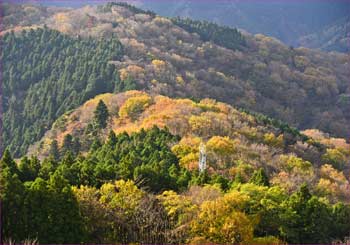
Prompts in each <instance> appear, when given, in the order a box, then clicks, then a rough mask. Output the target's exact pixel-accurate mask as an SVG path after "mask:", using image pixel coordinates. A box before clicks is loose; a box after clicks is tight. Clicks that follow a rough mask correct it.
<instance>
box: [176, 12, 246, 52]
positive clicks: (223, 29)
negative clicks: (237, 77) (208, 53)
mask: <svg viewBox="0 0 350 245" xmlns="http://www.w3.org/2000/svg"><path fill="white" fill-rule="evenodd" d="M171 20H172V21H173V23H174V24H175V25H178V26H179V27H181V28H183V29H185V30H186V31H188V32H191V33H193V32H196V33H198V34H199V36H200V37H201V39H202V40H203V41H206V42H208V41H212V42H213V43H215V44H217V45H220V46H223V47H226V48H228V49H232V50H236V49H240V48H241V47H242V46H245V39H244V37H243V35H242V34H241V33H240V32H239V31H238V30H237V29H236V28H231V27H228V26H219V25H217V24H215V23H212V22H208V21H198V20H191V19H189V18H187V19H182V18H179V17H177V18H172V19H171Z"/></svg>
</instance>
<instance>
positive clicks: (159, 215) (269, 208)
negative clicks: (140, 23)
mask: <svg viewBox="0 0 350 245" xmlns="http://www.w3.org/2000/svg"><path fill="white" fill-rule="evenodd" d="M159 127H160V128H159ZM126 131H127V132H128V133H127V132H126ZM307 133H308V135H313V136H314V137H315V138H317V139H318V140H314V139H312V138H309V137H307V136H305V135H303V134H301V133H300V132H299V131H298V130H296V129H293V128H290V127H288V125H286V124H283V123H281V122H278V121H275V120H272V119H269V118H267V117H265V116H263V115H255V116H253V115H250V114H247V113H245V112H241V111H238V110H237V109H235V108H233V107H232V106H229V105H227V104H224V103H221V102H216V101H214V100H212V99H204V100H201V101H198V102H194V101H192V100H189V99H170V98H168V97H165V96H160V95H150V94H147V93H145V92H141V91H127V92H125V93H119V94H102V95H98V96H97V97H95V98H94V99H92V100H89V101H87V102H86V103H85V104H84V105H82V106H81V107H79V108H78V109H76V110H74V111H72V112H70V113H67V114H66V115H64V116H62V117H61V118H59V119H58V120H57V121H56V122H55V124H54V127H53V129H52V130H50V131H49V132H48V133H47V134H46V137H44V138H43V140H42V141H41V142H40V143H39V144H38V147H39V148H37V150H38V152H36V153H38V154H39V155H38V156H39V157H40V158H43V157H44V158H43V159H42V161H40V160H39V159H38V158H37V157H36V155H35V154H34V155H32V156H31V157H23V158H22V159H21V160H20V161H18V163H17V164H16V163H15V162H14V161H13V160H12V158H11V156H10V153H9V152H8V151H6V152H5V154H4V157H3V158H2V160H1V161H0V163H1V166H2V169H3V171H2V172H1V175H0V181H7V183H9V184H8V185H6V186H5V188H1V189H0V194H1V195H2V198H4V199H3V205H4V206H3V207H4V208H5V209H6V210H7V213H8V215H6V216H5V219H4V221H5V226H4V227H5V230H4V235H5V236H6V237H12V238H13V239H16V240H23V239H25V238H38V239H39V241H40V242H45V243H70V242H99V243H112V242H118V243H131V242H140V241H142V242H144V243H190V244H192V243H204V242H216V243H227V242H232V243H237V242H240V243H253V244H255V243H259V244H285V243H305V242H310V243H312V242H316V241H317V242H323V243H325V242H330V241H335V240H344V237H345V236H346V235H347V232H348V229H349V228H350V227H349V223H348V219H349V218H350V206H349V205H348V202H349V198H350V196H349V192H348V191H347V190H348V189H349V186H350V184H349V177H350V176H349V171H348V170H349V160H350V146H349V144H346V143H344V142H343V144H339V141H338V140H336V139H330V138H326V137H325V136H323V135H322V134H320V133H318V134H317V132H307ZM320 142H322V143H320ZM201 144H203V145H205V149H206V154H207V159H206V168H205V170H202V171H199V170H198V159H199V148H200V147H199V146H200V145H201ZM32 153H34V152H32ZM10 203H12V204H15V205H14V206H9V204H10ZM39 204H40V205H39ZM52 207H54V208H52ZM64 207H65V208H68V210H69V213H67V212H65V211H64V210H63V208H64ZM31 217H35V218H32V219H31ZM47 217H53V220H49V221H47ZM101 217H103V220H101ZM28 220H30V222H28ZM53 226H54V227H55V229H54V230H55V233H52V232H51V231H52V227H53ZM305 227H307V229H305ZM223 231H225V232H224V233H223ZM321 231H322V232H321ZM296 234H297V235H296Z"/></svg>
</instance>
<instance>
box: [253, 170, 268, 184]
mask: <svg viewBox="0 0 350 245" xmlns="http://www.w3.org/2000/svg"><path fill="white" fill-rule="evenodd" d="M249 182H250V183H253V184H256V185H261V186H270V182H269V178H268V177H267V175H266V173H265V171H264V169H262V168H260V169H258V170H256V171H254V173H253V176H252V177H251V179H250V180H249Z"/></svg>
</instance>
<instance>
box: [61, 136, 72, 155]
mask: <svg viewBox="0 0 350 245" xmlns="http://www.w3.org/2000/svg"><path fill="white" fill-rule="evenodd" d="M72 150H73V137H72V135H70V134H67V135H66V136H64V139H63V144H62V148H61V157H63V156H64V155H65V154H66V153H67V152H68V151H70V152H72Z"/></svg>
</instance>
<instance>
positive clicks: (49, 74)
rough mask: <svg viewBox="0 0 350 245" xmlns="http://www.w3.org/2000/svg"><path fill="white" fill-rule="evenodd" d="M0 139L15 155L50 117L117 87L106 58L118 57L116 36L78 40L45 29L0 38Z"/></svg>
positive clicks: (116, 79) (43, 128)
mask: <svg viewBox="0 0 350 245" xmlns="http://www.w3.org/2000/svg"><path fill="white" fill-rule="evenodd" d="M1 46H2V49H1V62H2V68H3V69H4V72H3V74H2V76H3V79H4V84H3V93H4V97H3V98H2V99H3V108H4V115H3V123H4V131H3V135H2V139H3V144H4V145H5V146H7V147H9V149H10V150H11V151H12V152H13V153H14V154H15V155H16V156H18V155H21V154H24V153H25V151H26V150H27V147H28V146H29V145H30V144H32V143H33V142H35V141H36V140H38V139H39V138H40V137H41V136H42V135H43V133H44V132H45V130H46V129H47V128H48V127H50V126H51V124H52V122H53V121H54V120H55V119H56V118H57V117H58V116H60V115H62V114H63V113H65V112H66V111H68V110H71V109H74V108H75V107H77V106H78V105H80V104H81V103H83V102H84V101H86V100H87V99H89V98H91V97H93V96H95V95H96V94H99V93H103V92H112V91H114V90H115V89H117V88H118V86H119V85H118V86H116V83H117V82H118V81H119V78H118V76H117V74H116V71H115V70H114V69H113V66H111V65H109V64H108V62H109V61H110V60H116V59H118V57H120V56H121V54H122V50H121V44H120V43H119V42H118V40H117V39H115V38H114V39H113V38H112V39H104V40H93V39H85V40H83V39H81V38H72V37H69V36H67V35H63V34H61V33H60V32H57V31H53V30H50V29H47V28H44V29H40V28H39V29H36V30H33V29H32V30H30V31H22V33H21V34H20V35H19V36H16V35H15V34H13V33H8V34H5V35H4V36H3V37H2V39H1Z"/></svg>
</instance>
